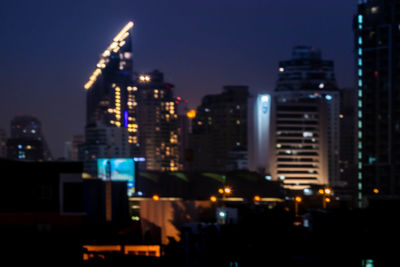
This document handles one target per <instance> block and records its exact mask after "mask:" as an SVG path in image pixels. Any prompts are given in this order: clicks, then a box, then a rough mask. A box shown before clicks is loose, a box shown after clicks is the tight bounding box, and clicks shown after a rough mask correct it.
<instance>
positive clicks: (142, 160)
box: [133, 157, 146, 162]
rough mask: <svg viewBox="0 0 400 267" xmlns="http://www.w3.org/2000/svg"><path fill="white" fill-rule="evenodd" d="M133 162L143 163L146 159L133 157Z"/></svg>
mask: <svg viewBox="0 0 400 267" xmlns="http://www.w3.org/2000/svg"><path fill="white" fill-rule="evenodd" d="M133 161H135V162H145V161H146V158H144V157H134V158H133Z"/></svg>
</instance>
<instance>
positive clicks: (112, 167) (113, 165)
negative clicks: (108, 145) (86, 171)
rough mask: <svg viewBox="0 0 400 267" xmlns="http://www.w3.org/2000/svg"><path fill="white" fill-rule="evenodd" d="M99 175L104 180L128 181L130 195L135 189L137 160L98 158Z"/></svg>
mask: <svg viewBox="0 0 400 267" xmlns="http://www.w3.org/2000/svg"><path fill="white" fill-rule="evenodd" d="M97 176H98V177H99V178H100V179H101V180H104V181H109V180H111V181H126V182H127V185H128V195H129V196H130V195H132V194H133V193H134V190H135V162H134V159H133V158H110V159H104V158H103V159H97Z"/></svg>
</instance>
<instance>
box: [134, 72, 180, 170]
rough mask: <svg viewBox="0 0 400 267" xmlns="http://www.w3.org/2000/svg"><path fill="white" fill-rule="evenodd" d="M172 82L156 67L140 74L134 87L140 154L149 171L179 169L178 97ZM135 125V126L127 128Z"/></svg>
mask: <svg viewBox="0 0 400 267" xmlns="http://www.w3.org/2000/svg"><path fill="white" fill-rule="evenodd" d="M173 87H174V86H173V85H172V84H170V83H166V82H165V81H164V74H163V73H161V72H160V71H158V70H154V71H152V72H149V73H146V74H142V75H139V76H138V77H137V81H136V83H135V88H137V92H138V93H137V102H136V103H137V105H136V107H135V108H136V110H137V125H138V126H139V128H138V133H139V135H138V136H139V138H138V140H137V141H138V144H139V147H140V155H141V156H142V157H144V158H145V159H146V169H147V170H150V171H178V170H182V169H183V166H182V163H181V160H180V146H179V140H180V130H179V119H178V113H177V104H178V100H177V99H176V98H175V97H174V95H173ZM129 129H136V128H129Z"/></svg>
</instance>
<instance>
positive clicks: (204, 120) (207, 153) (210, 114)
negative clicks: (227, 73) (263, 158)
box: [190, 86, 249, 172]
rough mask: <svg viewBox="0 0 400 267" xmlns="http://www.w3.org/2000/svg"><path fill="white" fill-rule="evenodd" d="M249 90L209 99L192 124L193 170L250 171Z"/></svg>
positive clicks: (231, 90) (227, 89)
mask: <svg viewBox="0 0 400 267" xmlns="http://www.w3.org/2000/svg"><path fill="white" fill-rule="evenodd" d="M248 97H249V90H248V87H247V86H224V88H223V92H222V93H221V94H217V95H206V96H205V97H203V99H202V103H201V105H200V106H199V107H198V108H197V112H196V117H195V118H194V119H193V120H192V133H191V137H190V139H191V140H190V147H191V149H192V150H193V163H192V165H191V166H192V169H193V170H204V171H221V172H224V171H227V170H235V169H247V101H248Z"/></svg>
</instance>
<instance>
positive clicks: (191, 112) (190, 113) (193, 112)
mask: <svg viewBox="0 0 400 267" xmlns="http://www.w3.org/2000/svg"><path fill="white" fill-rule="evenodd" d="M186 116H187V117H188V118H189V119H194V118H195V117H196V110H194V109H191V110H189V111H188V112H187V113H186Z"/></svg>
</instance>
